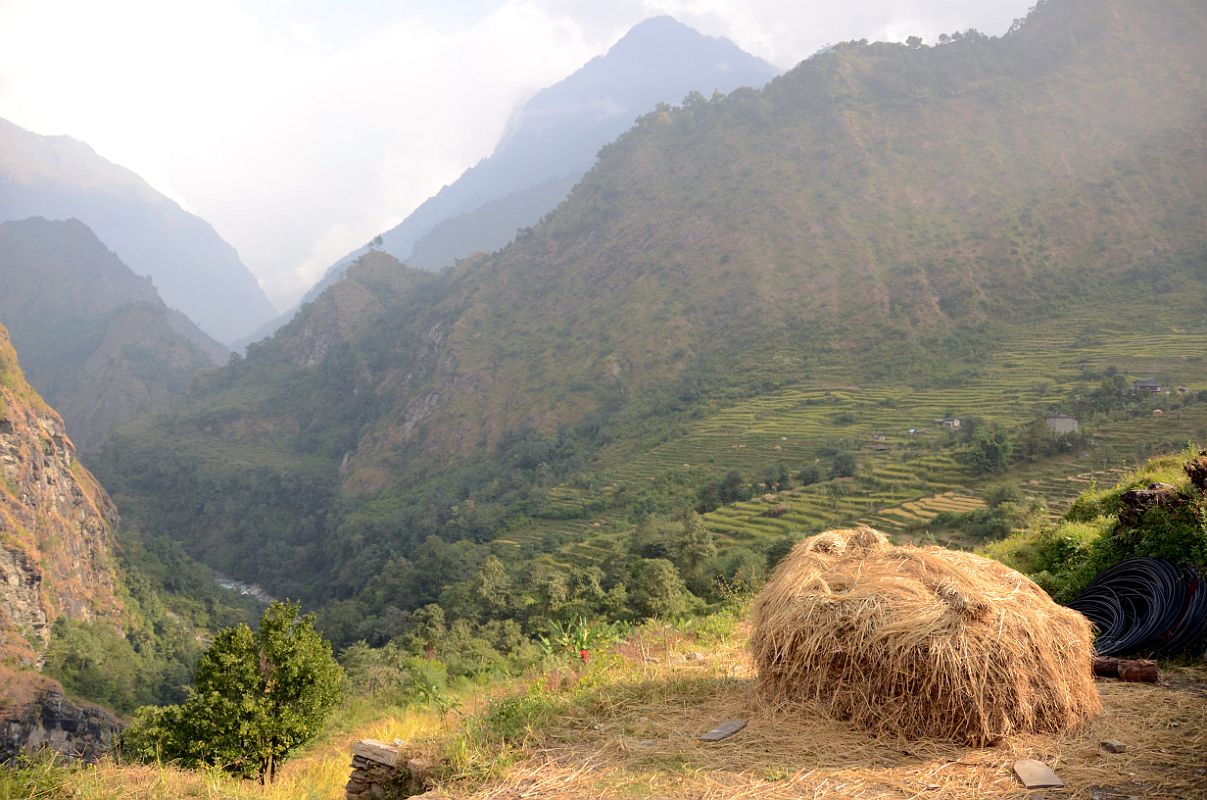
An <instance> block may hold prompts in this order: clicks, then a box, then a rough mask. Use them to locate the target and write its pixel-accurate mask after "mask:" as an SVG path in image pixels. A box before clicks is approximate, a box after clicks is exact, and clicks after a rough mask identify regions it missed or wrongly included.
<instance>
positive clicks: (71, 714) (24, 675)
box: [0, 667, 122, 763]
mask: <svg viewBox="0 0 1207 800" xmlns="http://www.w3.org/2000/svg"><path fill="white" fill-rule="evenodd" d="M0 697H2V698H3V699H4V701H5V702H4V704H3V705H2V706H0V763H3V762H5V761H9V760H11V759H13V758H16V757H17V756H18V755H20V754H21V753H22V752H25V751H29V750H41V749H43V748H47V749H50V750H53V751H55V752H56V753H59V754H61V755H64V756H68V757H70V758H79V759H83V760H84V761H94V760H96V759H97V758H98V757H99V756H101V755H102V754H104V753H105V752H106V751H107V750H108V749H109V746H110V743H111V742H112V740H113V737H114V736H115V735H116V734H118V733H119V732H120V731H121V729H122V722H121V720H120V719H118V718H117V717H115V716H114V715H113V714H111V713H110V712H108V711H106V710H105V709H103V708H101V707H100V706H94V705H91V704H88V703H79V702H76V701H75V700H72V699H71V698H69V697H67V696H66V695H65V694H63V687H62V686H60V685H59V684H58V683H57V682H55V681H52V680H50V679H49V678H46V677H44V676H42V675H39V674H37V673H34V672H24V671H14V670H8V669H5V668H3V667H0Z"/></svg>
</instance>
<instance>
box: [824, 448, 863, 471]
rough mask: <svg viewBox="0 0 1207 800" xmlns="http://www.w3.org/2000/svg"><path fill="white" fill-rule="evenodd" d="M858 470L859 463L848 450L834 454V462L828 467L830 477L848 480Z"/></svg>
mask: <svg viewBox="0 0 1207 800" xmlns="http://www.w3.org/2000/svg"><path fill="white" fill-rule="evenodd" d="M858 468H859V463H858V462H857V461H856V460H855V454H854V453H852V452H851V451H850V450H840V451H839V452H837V453H835V454H834V462H833V464H832V465H831V466H830V477H831V478H850V477H851V476H853V475H854V474H855V470H856V469H858Z"/></svg>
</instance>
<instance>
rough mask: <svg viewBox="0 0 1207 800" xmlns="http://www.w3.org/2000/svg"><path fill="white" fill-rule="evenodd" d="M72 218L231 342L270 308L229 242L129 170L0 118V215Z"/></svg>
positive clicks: (191, 315) (266, 316)
mask: <svg viewBox="0 0 1207 800" xmlns="http://www.w3.org/2000/svg"><path fill="white" fill-rule="evenodd" d="M28 217H46V218H48V219H60V220H63V219H79V220H82V221H83V222H84V224H86V225H87V226H88V227H89V228H91V229H92V230H93V231H95V232H96V235H97V237H99V238H100V240H101V241H103V242H104V243H105V246H106V247H108V248H110V249H111V250H113V251H114V252H115V253H117V255H118V257H119V258H121V260H122V261H123V262H125V263H126V264H127V265H128V266H129V267H130V268H131V269H132V270H133V271H134V272H135V273H136V274H138V275H150V276H151V277H152V278H153V279H154V281H155V285H156V287H157V288H158V289H159V291H160V293H161V294H162V295H163V298H164V300H165V301H166V302H167V303H168V305H170V306H172V307H173V308H179V309H180V310H182V311H183V312H184V313H185V314H187V315H188V316H189V318H190V319H192V320H193V321H195V322H196V323H197V324H198V325H200V326H201V328H202V329H203V330H204V331H205V332H206V333H207V334H209V335H210V336H213V337H214V338H215V339H218V340H220V341H223V342H231V341H234V340H235V339H237V338H239V337H240V336H243V335H245V334H248V333H250V332H251V331H253V330H255V329H256V328H257V327H259V325H260V324H262V323H263V322H265V321H267V320H268V319H269V318H271V317H272V316H273V315H274V314H275V313H276V311H275V309H273V307H272V304H271V303H269V302H268V298H267V297H265V295H264V292H263V290H261V289H260V285H259V283H257V282H256V279H255V277H254V276H253V275H252V274H251V273H250V272H249V271H248V269H247V267H245V266H244V265H243V262H242V261H240V260H239V256H238V254H237V253H235V250H234V248H233V247H231V246H230V245H229V244H227V243H226V242H225V241H223V240H222V238H221V237H220V236H218V234H217V233H216V232H215V231H214V229H213V228H212V227H210V225H209V223H208V222H206V221H205V220H203V219H200V218H199V217H196V216H194V215H193V214H190V213H188V212H187V211H185V210H184V209H182V208H180V206H178V205H177V204H176V203H174V202H172V201H171V200H169V199H168V198H167V197H164V196H163V195H162V194H160V193H159V192H157V191H155V190H154V189H152V188H151V187H150V186H148V185H147V183H146V182H145V181H143V179H142V178H140V177H138V176H137V175H135V174H134V173H133V172H130V171H129V170H127V169H125V168H123V167H120V166H118V165H117V164H114V163H112V162H110V161H107V160H105V159H104V158H102V157H100V156H99V155H97V154H96V152H94V151H93V150H92V148H90V147H89V146H88V145H86V144H84V143H83V142H79V141H76V140H75V139H72V138H70V137H67V136H40V135H38V134H36V133H33V132H31V131H27V130H24V129H23V128H20V127H18V126H16V125H14V124H12V123H11V122H8V121H7V120H2V119H0V221H5V220H21V219H26V218H28Z"/></svg>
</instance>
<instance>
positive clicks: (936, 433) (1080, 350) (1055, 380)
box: [511, 325, 1207, 563]
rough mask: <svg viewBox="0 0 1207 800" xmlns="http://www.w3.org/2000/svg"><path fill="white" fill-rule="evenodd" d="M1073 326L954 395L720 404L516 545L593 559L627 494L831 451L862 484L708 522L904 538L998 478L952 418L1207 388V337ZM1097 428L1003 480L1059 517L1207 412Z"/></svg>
mask: <svg viewBox="0 0 1207 800" xmlns="http://www.w3.org/2000/svg"><path fill="white" fill-rule="evenodd" d="M1072 327H1075V326H1067V325H1062V326H1061V327H1060V328H1057V327H1056V326H1052V329H1051V330H1044V329H1042V328H1041V329H1037V330H1035V331H1034V332H1033V333H1032V335H1030V336H1029V337H1028V338H1027V340H1026V341H1020V342H1015V343H1013V344H1011V345H1010V346H1007V347H1002V348H1001V349H1000V350H999V351H998V352H996V353H994V354H992V355H991V356H988V357H986V358H985V359H984V360H983V362H982V363H980V364H979V365H978V366H977V368H976V369H975V370H973V371H971V372H970V373H968V374H967V375H965V376H964V377H962V378H961V379H960V380H959V381H958V382H953V385H945V386H940V387H936V386H928V387H911V386H901V385H894V386H851V385H842V384H840V383H834V384H831V385H800V386H796V387H791V388H787V389H782V390H779V391H776V392H773V393H770V394H765V395H760V396H757V397H751V398H749V399H745V400H739V401H733V402H730V403H728V404H721V403H716V404H714V405H713V406H712V407H711V408H709V409H708V410H707V413H705V415H704V416H703V417H702V418H700V419H698V420H697V421H695V422H693V423H692V424H691V425H690V427H689V428H688V429H687V431H686V433H684V434H683V435H681V436H677V437H675V438H673V439H671V440H670V441H667V442H665V443H664V444H661V445H659V446H657V447H654V448H652V449H650V450H648V451H646V452H643V453H639V454H636V455H635V456H634V455H631V454H629V455H627V456H626V457H625V458H624V459H623V460H621V459H619V458H617V459H616V463H615V465H614V466H613V467H612V468H611V469H609V470H607V471H606V472H605V473H604V474H603V476H602V479H601V480H600V481H598V484H599V485H598V486H595V487H592V488H590V489H584V488H577V487H570V486H561V487H557V488H556V489H554V490H553V491H551V492H550V495H549V503H548V506H547V508H546V509H545V511H544V513H543V514H542V516H541V518H540V519H537V520H534V521H533V524H532V525H531V526H530V527H529V528H527V529H525V530H522V531H518V532H516V533H515V534H513V535H512V537H511V539H512V540H514V541H516V542H517V543H518V544H519V543H523V542H524V541H532V540H539V539H541V538H544V537H546V536H548V535H550V534H554V535H559V536H562V537H564V538H565V539H566V540H567V543H566V544H565V546H564V547H563V548H562V551H561V553H560V555H559V556H558V560H565V561H568V562H579V563H590V562H594V561H597V560H598V559H599V558H605V557H606V556H607V553H608V552H609V550H608V548H607V547H600V546H599V545H598V544H596V543H597V542H599V541H602V540H604V539H607V538H609V537H616V536H618V535H619V533H618V531H620V530H622V529H624V528H626V527H627V524H626V523H625V521H624V519H623V514H624V513H626V512H627V509H625V508H624V506H623V503H622V502H620V501H619V500H618V499H617V498H619V497H621V496H622V495H623V494H624V493H625V492H626V491H632V490H633V489H635V488H636V489H640V488H641V487H648V486H650V485H653V484H654V483H655V482H657V481H660V480H664V479H666V478H667V477H668V476H675V475H679V476H684V477H689V478H691V479H692V480H693V481H694V483H693V485H698V484H699V483H702V482H703V480H704V479H706V478H707V477H708V476H712V477H713V478H719V477H721V476H723V475H724V474H725V473H727V472H728V471H730V470H737V471H739V472H740V473H741V474H742V475H743V476H744V478H745V479H746V480H758V479H759V477H760V476H761V475H762V474H763V473H764V472H765V471H766V470H767V469H769V468H776V467H777V466H778V465H784V467H785V468H786V469H788V471H789V472H790V473H795V472H796V471H798V470H799V469H801V468H802V467H805V466H808V465H811V464H816V465H817V466H818V467H819V469H821V470H822V471H823V473H824V472H826V471H827V470H828V467H829V461H828V459H827V457H826V454H828V453H833V452H834V451H835V450H846V451H850V452H853V453H854V454H855V455H856V458H857V460H858V462H859V470H858V477H857V478H853V479H838V480H827V481H824V482H822V483H819V484H814V485H812V486H806V487H800V488H794V489H792V490H790V491H786V492H783V493H780V494H777V495H774V496H770V497H768V498H767V499H764V498H762V497H756V498H755V499H752V500H750V501H748V502H744V503H736V504H732V505H729V506H724V507H721V508H718V509H717V510H715V511H713V512H711V513H709V514H707V515H706V516H705V522H706V524H707V525H708V526H709V528H711V529H712V530H713V531H714V532H716V533H717V534H718V535H720V536H721V537H722V538H723V539H725V540H728V541H731V542H734V543H749V542H755V541H766V540H768V539H771V538H777V537H781V536H784V535H787V534H796V533H805V532H809V531H816V530H822V529H825V528H827V527H833V526H836V525H848V524H851V523H854V522H865V523H867V524H870V525H873V526H875V527H878V528H881V529H883V530H886V531H888V532H900V531H903V530H905V529H906V528H907V527H909V526H916V525H917V524H918V523H920V522H921V523H925V522H926V521H928V520H930V519H932V518H933V517H934V516H935V515H936V514H938V513H940V512H942V511H967V510H970V509H973V508H977V507H980V506H981V505H982V501H981V500H980V499H979V498H980V496H982V495H983V494H984V491H985V488H986V485H987V484H988V483H989V482H988V481H986V480H985V479H983V478H979V477H977V476H975V475H973V474H972V473H971V472H970V470H969V468H968V467H967V466H966V465H965V464H964V463H962V462H960V461H959V460H958V459H957V454H958V450H959V447H960V445H959V443H958V440H957V431H955V430H952V429H950V428H948V427H947V426H945V425H944V424H943V423H942V421H941V420H943V419H946V418H961V419H965V420H967V419H969V418H972V417H975V418H979V420H981V422H982V424H997V425H1000V426H1003V427H1005V428H1007V429H1012V430H1017V429H1019V428H1021V427H1022V426H1024V425H1026V424H1028V423H1030V422H1032V421H1034V420H1036V419H1038V418H1041V417H1042V416H1044V415H1045V414H1046V413H1048V412H1049V411H1050V410H1052V409H1053V408H1055V407H1058V406H1059V405H1060V404H1061V403H1062V402H1063V401H1065V400H1066V399H1068V398H1070V397H1073V396H1075V395H1078V394H1083V393H1085V392H1088V391H1090V390H1092V389H1093V388H1094V386H1095V385H1096V383H1097V381H1098V380H1099V379H1096V378H1090V379H1089V380H1086V379H1085V378H1084V376H1085V375H1086V373H1087V371H1091V372H1101V371H1103V370H1105V369H1106V368H1107V367H1108V366H1114V367H1115V368H1116V369H1117V370H1118V371H1119V372H1120V373H1121V374H1125V375H1129V376H1132V377H1136V378H1139V377H1150V376H1153V377H1157V378H1159V379H1160V380H1162V381H1163V382H1165V383H1167V384H1168V385H1171V386H1187V387H1190V389H1192V390H1200V389H1205V388H1207V334H1198V333H1193V334H1192V333H1169V334H1129V335H1121V334H1112V333H1109V332H1101V333H1095V334H1085V333H1080V334H1078V333H1070V332H1068V331H1070V330H1071V329H1072ZM1171 399H1172V397H1171ZM1087 431H1091V432H1092V435H1091V438H1090V440H1089V441H1090V444H1089V445H1087V446H1086V447H1085V448H1084V449H1083V450H1082V451H1080V452H1078V453H1072V454H1067V455H1064V456H1060V457H1054V458H1047V459H1042V460H1039V461H1036V462H1029V463H1022V464H1018V465H1016V466H1014V467H1012V468H1011V470H1010V474H1009V475H1008V476H1005V477H1007V478H1008V479H1010V480H1011V481H1013V482H1015V483H1018V484H1019V485H1020V486H1021V488H1023V490H1024V491H1025V492H1026V493H1027V494H1030V495H1033V496H1036V497H1039V498H1041V499H1043V500H1044V501H1045V502H1046V503H1047V505H1048V507H1049V509H1050V510H1051V512H1052V513H1053V515H1057V514H1059V513H1060V512H1062V511H1063V510H1064V509H1065V508H1067V506H1068V504H1069V503H1070V502H1071V501H1072V500H1073V499H1074V498H1075V497H1076V495H1077V494H1078V493H1079V492H1081V491H1083V490H1084V489H1086V488H1089V487H1090V486H1091V485H1093V484H1094V483H1095V482H1096V483H1098V484H1100V485H1103V484H1107V483H1109V482H1112V481H1113V480H1114V478H1115V477H1116V476H1117V475H1118V474H1119V473H1120V472H1122V471H1123V470H1124V469H1125V468H1126V467H1127V466H1129V465H1132V464H1135V463H1137V462H1139V461H1140V460H1141V459H1143V458H1144V457H1146V456H1148V455H1149V454H1151V453H1153V452H1157V451H1160V450H1163V449H1164V450H1168V449H1180V448H1181V447H1184V446H1185V444H1186V443H1187V441H1189V440H1196V441H1207V403H1196V404H1190V405H1186V406H1184V407H1182V408H1179V409H1177V410H1173V411H1170V412H1168V413H1163V414H1161V415H1159V416H1151V417H1147V416H1146V417H1136V418H1130V419H1118V420H1098V421H1093V422H1092V426H1091V427H1088V428H1087ZM999 480H1000V478H999Z"/></svg>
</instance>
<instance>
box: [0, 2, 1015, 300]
mask: <svg viewBox="0 0 1207 800" xmlns="http://www.w3.org/2000/svg"><path fill="white" fill-rule="evenodd" d="M1032 4H1033V0H976V2H970V0H848V1H847V2H842V3H836V2H833V0H592V1H588V0H394V1H393V2H389V1H387V0H342V1H341V0H259V1H258V2H250V1H249V2H233V1H232V0H204V1H203V2H202V1H197V2H193V1H191V0H190V1H188V2H186V1H185V0H103V1H101V0H70V1H60V0H0V117H3V118H5V119H8V120H10V121H12V122H15V123H17V124H18V125H21V126H23V127H25V128H28V129H30V130H33V131H36V132H38V133H44V134H68V135H71V136H74V137H75V138H77V139H82V140H83V141H85V142H87V143H88V144H90V145H92V147H93V148H94V149H95V150H96V151H97V152H99V153H100V154H101V155H103V156H105V157H106V158H108V159H110V160H112V161H115V162H117V163H119V164H121V165H123V166H125V167H128V168H130V169H132V170H134V171H135V172H137V173H138V174H140V175H141V176H143V177H144V178H146V179H147V181H149V182H150V183H151V184H152V185H153V186H155V187H156V188H157V189H159V190H160V191H163V192H165V193H166V194H168V195H170V196H171V197H173V198H174V199H175V200H177V201H178V202H180V203H181V205H183V206H185V207H186V208H188V209H189V210H190V211H193V212H195V213H197V214H199V215H201V216H202V217H204V218H206V219H207V220H209V221H210V222H211V223H213V225H214V227H215V228H217V229H218V232H219V233H220V234H221V235H222V236H223V237H224V238H225V239H226V240H227V241H229V242H230V243H231V244H233V245H234V246H235V247H236V248H237V249H238V250H239V253H240V255H241V256H242V257H243V261H244V262H245V263H246V264H247V265H248V267H249V268H250V269H251V270H252V271H253V272H254V273H256V276H257V277H258V278H259V279H260V283H261V284H262V285H263V286H264V289H265V290H266V291H267V292H268V294H269V296H270V297H271V298H272V300H273V301H274V302H275V303H276V304H277V305H278V306H281V307H282V308H283V307H285V306H287V305H289V304H290V303H292V302H293V301H294V300H295V299H296V298H297V297H298V296H299V295H300V294H301V293H302V292H304V291H305V290H306V289H307V288H309V286H310V285H311V284H312V283H313V282H314V281H315V280H316V279H317V278H318V277H319V276H320V275H321V274H322V272H323V271H324V270H325V269H326V267H327V266H328V265H330V264H331V263H332V262H334V261H335V260H336V259H338V258H339V257H340V256H342V255H344V254H345V253H347V252H348V251H350V250H352V249H353V248H355V247H357V246H359V245H360V244H362V243H364V242H365V241H367V240H369V239H370V238H372V237H373V236H374V235H375V234H377V233H379V232H381V231H382V230H385V229H386V228H389V227H391V226H392V225H394V224H395V223H397V222H398V221H400V220H401V219H402V218H403V217H405V216H406V215H407V213H408V212H409V211H411V210H412V209H413V208H414V207H415V206H416V205H418V204H419V203H421V202H422V201H423V200H424V199H426V198H427V197H428V196H430V195H431V194H433V193H435V192H436V191H437V190H439V188H440V187H441V186H442V185H444V184H445V183H449V182H451V181H453V180H455V179H456V178H457V176H458V175H459V174H460V173H461V172H462V171H463V170H464V169H465V168H466V167H469V166H471V165H472V164H473V163H475V162H476V161H477V160H479V159H480V158H483V157H484V156H487V155H489V154H490V152H491V150H492V149H493V147H494V144H495V142H496V141H497V139H498V137H499V135H500V133H501V132H502V130H503V126H504V124H505V122H506V120H507V117H508V115H509V114H510V112H511V111H512V110H513V109H514V108H515V107H516V106H517V105H518V104H519V103H522V102H523V101H524V100H525V99H526V98H527V97H528V96H530V95H531V94H532V93H533V92H534V91H536V90H537V89H539V88H541V87H543V86H547V85H549V84H551V83H554V82H556V81H558V80H559V79H561V78H562V77H564V76H565V75H567V74H569V73H570V72H573V71H574V70H575V69H577V68H578V67H579V66H581V65H582V64H583V63H585V62H586V61H587V60H589V59H590V58H591V57H593V56H595V55H598V54H600V53H602V52H603V51H605V50H606V49H607V48H608V47H609V46H610V45H611V44H612V43H613V42H615V41H616V40H617V39H618V38H620V36H622V35H623V34H624V32H625V31H626V30H627V29H628V28H630V27H631V26H633V25H634V24H636V23H637V22H640V21H641V20H642V19H645V18H647V17H651V16H655V15H658V14H671V15H672V16H674V17H676V18H677V19H679V20H680V21H682V22H685V23H687V24H689V25H692V26H693V27H695V28H696V29H698V30H700V31H702V32H703V33H707V34H710V35H713V36H727V37H729V38H730V39H732V40H733V41H735V42H736V43H737V44H738V45H739V46H741V47H743V48H744V49H746V50H748V51H749V52H751V53H754V54H755V55H758V56H761V57H763V58H765V59H767V60H768V61H770V62H772V63H773V64H775V65H776V66H778V67H780V68H781V69H789V68H791V67H792V66H793V65H795V64H796V63H798V62H799V61H800V60H802V59H804V58H806V57H808V55H809V54H811V53H813V52H814V51H816V50H817V49H818V48H819V47H821V46H822V45H824V44H829V43H834V42H838V41H843V40H847V39H861V38H867V39H873V40H876V39H884V40H897V41H900V40H903V39H904V38H905V37H906V36H908V35H911V34H918V35H921V36H923V37H924V38H927V39H928V40H931V39H933V38H935V37H936V36H938V34H939V33H945V32H951V31H955V30H962V29H964V28H968V27H975V28H978V29H979V30H981V31H982V32H985V33H989V34H993V35H998V34H1001V33H1003V32H1004V31H1005V30H1006V29H1007V28H1008V27H1009V25H1010V23H1011V21H1012V20H1013V19H1014V18H1016V17H1021V16H1023V15H1024V14H1025V13H1026V12H1027V9H1028V8H1029V6H1030V5H1032Z"/></svg>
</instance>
